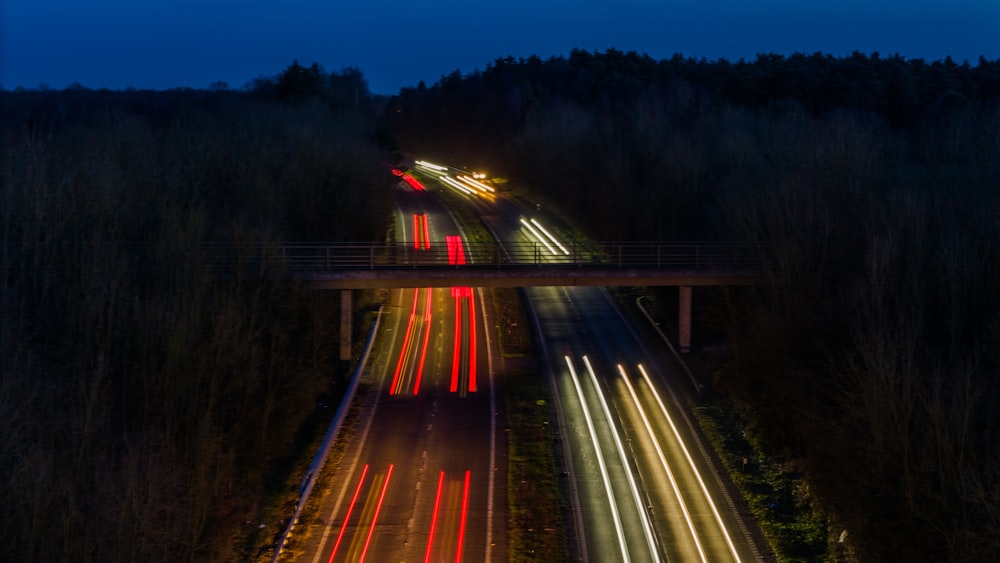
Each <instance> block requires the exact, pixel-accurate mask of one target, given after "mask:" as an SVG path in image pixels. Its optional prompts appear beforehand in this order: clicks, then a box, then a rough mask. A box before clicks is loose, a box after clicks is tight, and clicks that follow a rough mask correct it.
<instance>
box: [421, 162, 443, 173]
mask: <svg viewBox="0 0 1000 563" xmlns="http://www.w3.org/2000/svg"><path fill="white" fill-rule="evenodd" d="M416 165H417V166H420V167H423V168H430V169H431V170H436V171H438V172H447V170H448V167H447V166H441V165H440V164H434V163H432V162H427V161H426V160H418V161H416Z"/></svg>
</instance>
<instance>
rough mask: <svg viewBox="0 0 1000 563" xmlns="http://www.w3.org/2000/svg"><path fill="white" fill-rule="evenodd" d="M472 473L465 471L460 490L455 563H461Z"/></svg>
mask: <svg viewBox="0 0 1000 563" xmlns="http://www.w3.org/2000/svg"><path fill="white" fill-rule="evenodd" d="M471 478H472V472H471V471H469V470H466V471H465V487H464V488H463V489H462V519H461V520H459V524H458V548H457V549H456V550H455V563H462V544H463V543H464V542H465V521H466V519H467V517H468V514H469V483H470V481H471Z"/></svg>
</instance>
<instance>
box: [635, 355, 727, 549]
mask: <svg viewBox="0 0 1000 563" xmlns="http://www.w3.org/2000/svg"><path fill="white" fill-rule="evenodd" d="M639 372H641V373H642V378H643V380H645V381H646V385H648V386H649V389H650V391H652V393H653V397H654V398H656V403H657V404H658V405H659V406H660V411H661V412H662V413H663V417H664V418H666V419H667V422H668V423H670V429H671V430H672V431H673V433H674V437H675V438H677V443H678V444H680V445H681V450H682V451H683V452H684V457H685V458H686V459H687V462H688V465H690V466H691V471H692V472H693V473H694V475H695V477H697V478H698V484H699V485H700V486H701V492H702V494H704V495H705V498H706V499H708V505H709V506H710V507H712V514H713V515H714V516H715V521H716V522H717V523H718V524H719V529H720V530H722V535H723V536H725V538H726V544H727V545H728V546H729V552H730V553H732V554H733V559H734V560H736V561H737V563H738V562H739V561H740V555H739V554H738V553H736V546H735V545H733V539H732V538H731V537H730V536H729V530H728V529H726V524H725V523H724V522H723V521H722V516H720V515H719V511H718V509H717V508H716V507H715V501H713V500H712V495H711V494H709V492H708V487H706V486H705V481H704V480H702V478H701V473H699V472H698V468H697V467H695V465H694V460H693V459H691V454H690V453H689V452H688V449H687V446H685V445H684V440H682V439H681V435H680V432H678V431H677V427H676V426H674V421H673V419H672V418H670V415H669V414H667V408H666V407H665V406H664V405H663V401H662V400H660V394H659V393H657V392H656V388H655V387H653V382H652V381H650V379H649V374H648V373H646V369H645V368H643V367H642V364H639Z"/></svg>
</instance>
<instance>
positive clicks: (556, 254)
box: [521, 217, 559, 256]
mask: <svg viewBox="0 0 1000 563" xmlns="http://www.w3.org/2000/svg"><path fill="white" fill-rule="evenodd" d="M521 224H522V225H524V226H525V228H527V229H528V231H530V232H531V234H533V235H535V238H537V239H538V241H539V242H541V243H542V244H544V245H545V248H548V249H549V252H551V253H552V255H553V256H558V255H559V253H558V252H556V249H554V248H552V245H551V244H549V242H548V241H547V240H545V237H543V236H542V235H541V233H539V232H538V231H537V230H535V227H533V226H532V225H531V223H529V222H527V221H525V220H524V217H521Z"/></svg>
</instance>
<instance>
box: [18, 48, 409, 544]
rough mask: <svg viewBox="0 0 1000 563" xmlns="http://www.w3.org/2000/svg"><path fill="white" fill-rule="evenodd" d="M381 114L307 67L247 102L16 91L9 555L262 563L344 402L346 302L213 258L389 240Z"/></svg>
mask: <svg viewBox="0 0 1000 563" xmlns="http://www.w3.org/2000/svg"><path fill="white" fill-rule="evenodd" d="M317 80H318V81H319V82H318V83H317ZM310 81H311V82H310ZM303 83H308V84H311V86H310V87H311V88H313V89H315V90H317V91H318V92H319V93H320V94H322V95H312V94H311V92H312V90H308V92H310V94H309V95H306V94H304V93H303V90H302V88H301V85H302V84H303ZM341 100H348V101H347V102H344V103H341ZM370 102H371V99H370V96H368V94H367V88H366V87H365V86H364V82H363V80H362V79H360V76H359V75H358V74H357V73H352V72H344V73H330V74H327V73H325V72H322V71H320V70H319V69H316V68H312V69H308V68H304V67H300V66H298V65H297V64H296V65H293V66H292V67H289V69H288V70H286V71H285V72H284V73H282V74H281V75H280V76H278V77H275V78H273V79H262V80H260V81H258V82H257V83H256V84H255V86H254V88H252V89H247V90H245V91H195V90H170V91H155V92H154V91H95V90H87V89H82V88H71V89H67V90H64V91H14V92H0V147H2V148H0V419H2V420H3V421H4V425H3V430H2V432H0V474H2V475H3V479H0V498H2V499H3V503H0V545H2V546H4V553H3V555H2V556H0V559H4V560H9V561H171V562H176V561H236V560H245V556H246V553H245V548H244V547H242V546H241V545H240V542H241V541H242V540H241V539H240V538H241V537H245V536H246V535H247V534H248V533H250V531H251V530H257V523H258V521H259V520H258V513H259V511H260V509H261V506H260V505H261V502H262V501H261V499H262V496H263V494H264V492H265V488H266V487H270V488H272V489H273V488H274V487H275V484H274V483H273V482H272V481H275V480H277V482H278V483H279V484H280V479H281V477H282V475H280V472H281V471H282V468H283V467H285V466H286V465H287V462H286V461H285V460H286V458H288V457H289V456H291V455H294V454H298V452H293V451H291V450H292V449H293V447H294V444H295V443H296V439H295V436H296V432H297V431H298V430H299V428H300V427H302V426H303V424H304V420H305V418H306V417H307V416H308V415H309V413H312V412H313V411H315V410H316V404H317V400H318V398H321V397H323V396H324V394H326V393H331V392H332V391H333V390H335V389H336V388H337V387H338V386H343V384H344V383H345V382H344V381H343V379H345V377H346V374H344V373H341V371H339V370H338V369H337V362H338V361H339V360H338V358H339V356H338V351H339V349H338V346H339V334H338V331H339V322H338V320H339V296H338V295H336V294H332V293H329V294H328V293H327V292H316V291H306V290H304V289H302V288H297V287H294V286H289V285H285V284H281V285H278V284H277V283H262V282H261V281H260V280H259V279H258V278H259V277H260V276H259V275H258V274H260V273H261V272H260V271H256V270H253V269H251V268H249V267H247V268H243V269H236V270H235V271H233V272H230V273H231V274H232V276H231V278H230V279H229V280H228V281H226V282H225V283H220V281H219V279H218V276H217V275H216V274H217V272H216V271H214V270H213V269H212V266H211V264H210V263H209V262H208V260H207V258H206V256H205V255H204V253H203V252H201V251H200V247H201V245H203V244H204V243H206V242H212V243H224V244H226V243H240V242H267V241H288V240H358V239H361V240H372V239H375V238H378V237H380V236H384V232H385V226H386V222H387V220H388V217H389V214H390V213H391V209H390V208H389V207H388V206H389V205H390V202H391V198H390V190H391V189H392V185H393V182H392V181H391V180H390V178H392V176H391V175H390V174H388V171H387V170H386V169H385V166H384V164H385V162H386V161H387V159H388V158H389V156H388V153H387V152H386V150H385V149H384V148H383V147H382V146H380V145H379V144H377V143H375V142H373V141H372V139H373V136H374V133H375V115H374V113H373V109H372V106H371V104H370ZM285 471H286V472H287V470H285ZM276 473H278V474H276ZM273 524H274V526H277V525H279V523H278V522H274V523H273ZM269 528H273V526H269ZM241 554H242V555H241Z"/></svg>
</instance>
